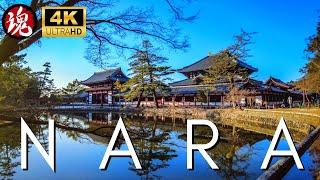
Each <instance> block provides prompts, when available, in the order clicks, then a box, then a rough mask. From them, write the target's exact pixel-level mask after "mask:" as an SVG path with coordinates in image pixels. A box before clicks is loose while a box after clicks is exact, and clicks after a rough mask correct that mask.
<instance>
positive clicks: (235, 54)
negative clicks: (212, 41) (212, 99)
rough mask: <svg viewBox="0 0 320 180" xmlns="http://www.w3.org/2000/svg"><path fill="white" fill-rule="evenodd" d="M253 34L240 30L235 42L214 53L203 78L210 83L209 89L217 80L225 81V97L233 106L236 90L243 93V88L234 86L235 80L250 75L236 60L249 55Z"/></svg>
mask: <svg viewBox="0 0 320 180" xmlns="http://www.w3.org/2000/svg"><path fill="white" fill-rule="evenodd" d="M253 34H254V33H248V32H245V31H243V30H242V31H241V33H240V34H239V35H236V36H235V42H234V43H233V44H232V45H230V46H229V47H227V48H226V49H224V50H222V51H220V52H219V53H218V54H216V55H214V57H213V58H212V66H210V68H209V69H208V70H207V71H206V73H205V76H204V78H203V80H204V81H203V83H204V84H206V85H211V86H210V89H211V90H213V89H215V85H216V84H217V83H218V82H219V81H223V82H227V83H228V86H229V87H228V88H229V90H228V92H229V93H228V94H227V97H228V98H229V100H230V101H231V102H232V105H233V107H235V106H236V101H237V99H238V97H237V94H239V93H238V92H240V91H241V94H243V92H242V91H243V90H240V89H239V88H238V87H237V86H236V80H237V79H242V80H245V79H247V78H249V75H250V73H249V72H248V70H247V69H246V68H243V67H241V66H239V64H238V62H239V61H245V60H246V59H247V58H248V57H250V55H249V50H250V49H248V46H249V45H250V44H252V41H251V39H252V35H253Z"/></svg>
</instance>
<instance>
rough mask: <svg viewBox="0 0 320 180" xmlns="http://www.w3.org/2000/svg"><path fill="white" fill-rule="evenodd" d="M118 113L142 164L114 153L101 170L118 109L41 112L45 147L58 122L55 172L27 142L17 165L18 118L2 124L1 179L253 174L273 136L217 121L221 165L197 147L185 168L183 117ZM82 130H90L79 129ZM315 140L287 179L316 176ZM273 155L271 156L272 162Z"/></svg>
mask: <svg viewBox="0 0 320 180" xmlns="http://www.w3.org/2000/svg"><path fill="white" fill-rule="evenodd" d="M121 116H122V118H123V120H124V122H125V124H126V127H127V129H128V131H129V134H130V137H131V140H132V142H133V144H134V148H135V151H136V153H137V155H138V157H139V160H140V163H141V165H142V167H143V170H135V168H134V165H133V162H132V160H131V159H130V158H126V157H121V158H119V157H114V158H112V159H111V162H110V164H109V166H108V168H107V170H104V171H102V170H99V165H100V163H101V160H102V157H103V155H104V153H105V151H106V148H107V145H108V142H109V139H110V137H111V135H112V132H113V130H114V126H115V125H116V123H117V120H118V119H119V115H118V114H111V113H105V114H102V113H80V114H69V113H68V114H43V115H41V118H40V119H41V120H43V122H44V125H39V124H31V123H28V124H29V126H30V128H31V129H32V130H33V132H34V133H35V134H36V137H37V138H38V139H39V140H40V142H41V144H42V145H44V146H45V147H46V146H47V145H48V142H47V134H48V132H47V125H45V123H46V122H45V120H47V119H48V118H52V119H55V120H56V121H57V122H59V124H61V126H60V127H57V128H56V173H53V172H52V171H51V169H50V167H49V166H48V165H47V163H46V162H45V160H44V159H43V158H42V156H41V155H40V153H39V152H38V150H37V149H36V148H35V147H34V146H33V145H32V144H30V145H29V170H28V171H22V170H21V168H20V124H14V125H4V126H1V127H0V149H1V153H0V175H1V177H2V178H4V179H7V178H9V179H10V178H12V179H35V178H45V179H53V178H59V179H105V178H126V179H128V178H129V177H130V179H159V178H160V179H162V178H164V179H173V178H183V179H193V178H199V179H202V178H216V179H255V178H257V177H258V176H259V175H260V174H261V173H262V171H261V170H260V166H261V164H262V161H263V158H264V156H265V154H266V151H267V149H268V147H269V144H270V141H271V138H272V137H271V136H270V135H266V134H267V133H257V132H252V131H250V130H244V129H242V128H239V127H236V126H229V125H226V124H224V123H222V122H220V121H217V122H215V124H216V125H217V127H218V130H219V133H220V139H219V141H218V144H217V145H216V146H215V147H214V148H212V149H211V150H209V151H208V153H209V154H210V156H211V158H212V159H213V160H214V161H215V162H216V164H217V165H218V166H219V168H220V170H211V169H210V167H209V165H208V164H207V163H206V161H205V160H204V159H203V157H202V156H201V155H200V154H199V153H198V152H196V153H195V163H194V170H187V168H186V162H187V159H186V156H187V154H186V120H183V119H179V118H175V119H173V118H163V117H143V116H125V115H121ZM26 121H27V120H26ZM99 127H103V128H99ZM70 128H72V129H70ZM82 130H86V131H91V132H92V133H83V131H82ZM94 130H95V131H94ZM273 131H275V128H274V130H272V132H273ZM210 135H211V131H210V129H207V128H206V127H197V128H196V129H195V142H196V143H206V142H209V141H210ZM305 136H306V133H304V132H298V131H297V132H294V134H293V137H294V140H295V141H297V142H299V141H300V140H301V139H303V138H304V137H305ZM318 141H319V140H318ZM319 144H320V143H319V142H318V146H317V147H316V148H313V149H310V150H308V151H307V152H306V153H305V154H304V155H303V156H302V159H301V160H302V162H303V165H304V167H305V170H304V171H299V170H297V168H296V166H293V167H292V168H291V170H290V171H289V172H288V174H287V175H286V176H285V179H302V178H303V179H313V178H314V176H315V174H316V173H318V172H319V153H320V152H319ZM117 148H120V149H126V146H125V144H124V143H123V141H122V140H119V141H118V142H117ZM317 148H318V149H317ZM278 149H288V146H287V143H286V141H284V140H281V141H280V143H279V146H278ZM276 160H278V159H273V161H272V163H274V162H275V161H276Z"/></svg>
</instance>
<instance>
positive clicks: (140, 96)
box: [137, 90, 144, 108]
mask: <svg viewBox="0 0 320 180" xmlns="http://www.w3.org/2000/svg"><path fill="white" fill-rule="evenodd" d="M143 92H144V90H142V91H141V93H140V95H139V98H138V103H137V108H138V107H140V104H141V98H142V95H143Z"/></svg>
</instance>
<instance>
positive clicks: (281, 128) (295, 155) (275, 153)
mask: <svg viewBox="0 0 320 180" xmlns="http://www.w3.org/2000/svg"><path fill="white" fill-rule="evenodd" d="M281 131H283V134H284V137H285V138H286V140H287V142H288V145H289V148H290V150H281V151H280V150H279V151H277V150H274V149H275V148H276V146H277V142H278V141H279V140H280V138H281ZM272 156H293V159H294V161H295V163H296V165H297V167H298V169H303V165H302V163H301V160H300V158H299V155H298V153H297V150H296V148H295V147H294V144H293V141H292V138H291V136H290V133H289V131H288V128H287V126H286V123H285V121H284V119H283V117H282V118H281V119H280V122H279V125H278V127H277V129H276V132H275V133H274V136H273V138H272V141H271V144H270V146H269V149H268V152H267V154H266V157H265V158H264V160H263V163H262V166H261V169H267V167H268V165H269V162H270V159H271V157H272Z"/></svg>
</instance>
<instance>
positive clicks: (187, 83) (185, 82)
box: [169, 79, 197, 86]
mask: <svg viewBox="0 0 320 180" xmlns="http://www.w3.org/2000/svg"><path fill="white" fill-rule="evenodd" d="M169 85H170V86H190V85H197V82H196V81H195V80H194V79H184V80H181V81H177V82H173V83H170V84H169Z"/></svg>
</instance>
